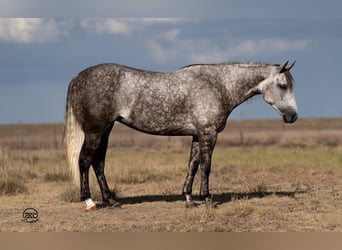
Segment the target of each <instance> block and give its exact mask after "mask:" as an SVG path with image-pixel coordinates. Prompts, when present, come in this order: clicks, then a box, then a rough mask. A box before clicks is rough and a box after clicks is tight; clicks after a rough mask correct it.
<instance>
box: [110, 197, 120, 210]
mask: <svg viewBox="0 0 342 250" xmlns="http://www.w3.org/2000/svg"><path fill="white" fill-rule="evenodd" d="M106 205H107V207H108V208H120V207H121V203H120V202H118V201H116V200H114V199H110V200H109V201H108V202H107V204H106Z"/></svg>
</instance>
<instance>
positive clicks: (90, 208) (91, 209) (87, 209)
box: [85, 204, 96, 212]
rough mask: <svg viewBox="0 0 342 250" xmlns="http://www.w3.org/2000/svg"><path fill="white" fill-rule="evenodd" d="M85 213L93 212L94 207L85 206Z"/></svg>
mask: <svg viewBox="0 0 342 250" xmlns="http://www.w3.org/2000/svg"><path fill="white" fill-rule="evenodd" d="M85 210H86V211H87V212H91V211H94V210H96V205H95V204H94V205H91V206H87V207H86V209H85Z"/></svg>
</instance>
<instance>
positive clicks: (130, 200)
mask: <svg viewBox="0 0 342 250" xmlns="http://www.w3.org/2000/svg"><path fill="white" fill-rule="evenodd" d="M300 193H305V191H292V192H286V191H278V192H247V193H221V194H213V195H212V200H213V202H214V203H215V204H216V205H221V204H224V203H227V202H230V201H232V200H242V199H247V200H248V199H252V198H263V197H267V196H271V195H275V196H278V197H283V196H286V197H295V195H296V194H300ZM193 199H194V201H198V200H200V197H199V196H196V195H194V196H193ZM117 201H118V202H120V203H121V204H122V205H125V204H138V203H144V202H161V201H165V202H176V201H185V197H184V196H183V195H142V196H134V197H118V198H117Z"/></svg>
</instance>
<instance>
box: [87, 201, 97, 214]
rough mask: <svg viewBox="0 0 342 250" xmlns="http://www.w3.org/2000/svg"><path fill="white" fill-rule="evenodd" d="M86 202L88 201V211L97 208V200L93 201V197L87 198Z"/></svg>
mask: <svg viewBox="0 0 342 250" xmlns="http://www.w3.org/2000/svg"><path fill="white" fill-rule="evenodd" d="M85 203H86V209H85V210H86V211H87V212H89V211H94V210H96V204H95V202H93V200H92V199H91V198H88V199H86V200H85Z"/></svg>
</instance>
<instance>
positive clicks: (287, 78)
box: [284, 71, 294, 91]
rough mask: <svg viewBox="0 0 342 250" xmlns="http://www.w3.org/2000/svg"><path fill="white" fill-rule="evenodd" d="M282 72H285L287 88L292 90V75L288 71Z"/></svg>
mask: <svg viewBox="0 0 342 250" xmlns="http://www.w3.org/2000/svg"><path fill="white" fill-rule="evenodd" d="M284 74H285V78H286V82H287V85H288V87H289V89H290V90H291V91H292V90H293V84H294V79H293V76H292V75H291V73H290V71H285V72H284Z"/></svg>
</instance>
